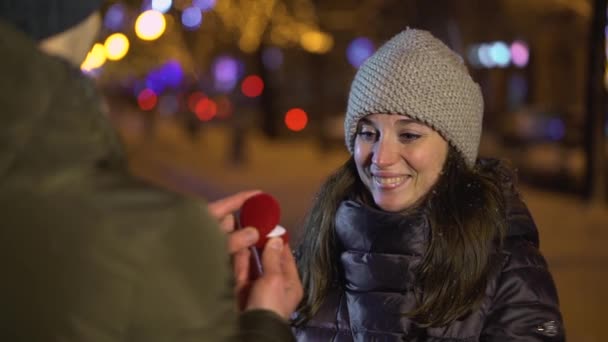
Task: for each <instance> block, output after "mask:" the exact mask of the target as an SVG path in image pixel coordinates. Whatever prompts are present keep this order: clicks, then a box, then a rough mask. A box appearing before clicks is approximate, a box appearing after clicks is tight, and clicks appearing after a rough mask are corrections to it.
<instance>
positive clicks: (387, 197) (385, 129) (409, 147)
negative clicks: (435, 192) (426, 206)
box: [354, 114, 448, 212]
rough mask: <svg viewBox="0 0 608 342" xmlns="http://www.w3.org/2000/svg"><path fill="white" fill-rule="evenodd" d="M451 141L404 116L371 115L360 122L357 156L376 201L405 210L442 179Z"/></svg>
mask: <svg viewBox="0 0 608 342" xmlns="http://www.w3.org/2000/svg"><path fill="white" fill-rule="evenodd" d="M447 154H448V143H447V142H446V141H445V140H444V139H443V137H442V136H441V135H439V133H437V132H436V131H435V130H433V129H432V128H430V127H428V126H426V125H424V124H422V123H420V122H418V121H415V120H413V119H411V118H409V117H407V116H404V115H390V114H371V115H368V116H366V117H365V118H363V119H361V120H360V121H359V126H358V127H357V135H356V138H355V150H354V157H355V163H356V164H357V171H358V173H359V178H361V180H362V181H363V184H365V186H366V187H367V189H368V190H369V191H370V192H371V194H372V196H373V198H374V202H375V203H376V205H378V207H380V208H381V209H383V210H386V211H392V212H397V211H402V210H405V209H408V208H410V207H411V206H412V205H414V204H416V202H417V201H418V200H419V199H421V198H422V197H423V196H424V195H426V194H427V193H428V192H429V191H430V189H431V187H432V186H433V185H434V184H435V183H436V182H437V179H439V175H440V173H441V170H442V169H443V164H444V163H445V160H446V158H447Z"/></svg>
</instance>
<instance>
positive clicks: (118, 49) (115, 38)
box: [103, 33, 129, 61]
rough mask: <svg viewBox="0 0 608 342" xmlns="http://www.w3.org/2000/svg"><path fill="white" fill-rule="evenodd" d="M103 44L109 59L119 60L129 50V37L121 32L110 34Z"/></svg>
mask: <svg viewBox="0 0 608 342" xmlns="http://www.w3.org/2000/svg"><path fill="white" fill-rule="evenodd" d="M103 45H104V47H105V49H106V56H107V58H108V59H109V60H111V61H118V60H121V59H122V58H124V57H125V56H126V55H127V52H129V39H128V38H127V36H125V35H124V34H122V33H114V34H112V35H110V36H109V37H108V38H106V41H105V42H104V44H103Z"/></svg>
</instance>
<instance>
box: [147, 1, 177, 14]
mask: <svg viewBox="0 0 608 342" xmlns="http://www.w3.org/2000/svg"><path fill="white" fill-rule="evenodd" d="M172 5H173V1H172V0H152V9H153V10H156V11H159V12H161V13H166V12H167V11H169V10H170V9H171V6H172Z"/></svg>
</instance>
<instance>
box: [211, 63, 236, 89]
mask: <svg viewBox="0 0 608 342" xmlns="http://www.w3.org/2000/svg"><path fill="white" fill-rule="evenodd" d="M212 70H213V77H214V80H215V88H216V89H217V90H218V91H223V92H226V91H231V90H232V89H234V87H235V86H236V84H237V82H238V78H239V63H238V61H237V60H236V59H234V58H233V57H231V56H226V55H224V56H219V57H218V58H216V60H215V62H214V63H213V66H212Z"/></svg>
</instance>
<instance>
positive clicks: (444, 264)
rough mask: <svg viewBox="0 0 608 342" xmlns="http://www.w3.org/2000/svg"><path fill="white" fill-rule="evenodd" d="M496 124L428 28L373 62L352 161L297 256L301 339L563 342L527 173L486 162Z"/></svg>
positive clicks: (358, 99)
mask: <svg viewBox="0 0 608 342" xmlns="http://www.w3.org/2000/svg"><path fill="white" fill-rule="evenodd" d="M482 117H483V99H482V96H481V91H480V88H479V86H478V85H477V83H475V82H474V81H473V80H472V78H471V77H470V76H469V73H468V70H467V69H466V67H465V66H464V64H463V62H462V59H461V58H460V57H459V56H458V55H456V54H455V53H453V52H452V51H451V50H450V49H449V48H448V47H447V46H445V45H444V44H443V43H442V42H440V41H439V40H437V39H436V38H434V37H433V36H432V35H431V34H430V33H428V32H426V31H421V30H415V29H407V30H405V31H403V32H401V33H400V34H398V35H397V36H395V37H393V38H392V39H391V40H389V41H388V42H387V43H385V44H384V45H383V46H382V47H381V48H380V49H379V50H378V51H377V52H376V53H374V54H373V55H372V56H371V57H370V58H369V59H367V60H366V61H365V63H364V64H363V65H362V66H361V68H360V69H359V70H358V72H357V74H356V76H355V79H354V81H353V83H352V85H351V90H350V95H349V102H348V108H347V114H346V119H345V123H344V127H345V138H346V146H347V148H348V150H349V152H350V153H351V157H350V158H349V159H348V160H347V161H346V163H345V164H344V165H343V166H342V167H341V168H339V169H338V170H337V171H336V172H335V173H334V174H333V175H332V176H331V177H330V178H329V179H328V180H327V181H326V182H325V184H324V185H323V186H322V187H321V190H320V192H319V194H318V196H317V198H316V199H315V202H314V203H313V207H312V210H311V212H310V213H309V215H308V217H307V219H306V221H305V224H304V235H303V238H302V241H301V243H300V245H299V247H298V249H297V253H298V266H299V269H300V274H301V277H302V280H303V284H304V288H305V297H304V300H303V302H302V303H301V304H300V307H299V311H298V315H297V318H296V319H295V321H294V323H295V328H294V329H295V332H296V334H297V338H298V340H299V341H330V340H331V341H371V340H374V341H375V340H381V341H439V340H441V341H445V340H450V341H479V340H483V341H497V340H500V341H516V340H517V341H519V340H526V341H563V339H564V334H563V328H562V319H561V314H560V310H559V307H558V300H557V293H556V290H555V286H554V284H553V280H552V277H551V274H550V273H549V271H548V269H547V266H546V263H545V261H544V259H543V257H542V255H541V254H540V252H539V250H538V234H537V232H536V227H535V225H534V222H533V220H532V218H531V216H530V213H529V212H528V210H527V208H526V206H525V204H523V202H521V200H520V199H519V197H518V194H517V191H516V189H515V177H514V174H513V172H512V171H511V170H510V168H509V167H507V166H506V164H505V163H503V162H500V161H498V160H493V159H492V160H490V159H478V155H477V152H478V148H479V141H480V136H481V127H482ZM546 326H550V327H551V329H547V328H545V327H546Z"/></svg>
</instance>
